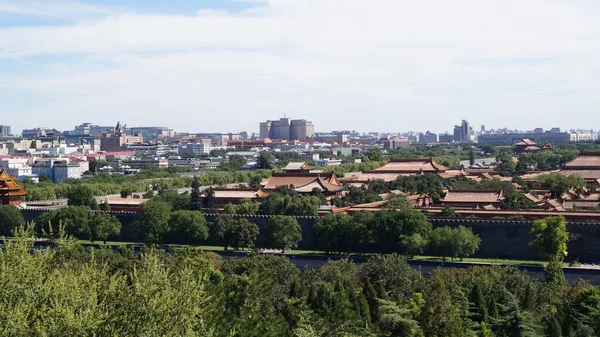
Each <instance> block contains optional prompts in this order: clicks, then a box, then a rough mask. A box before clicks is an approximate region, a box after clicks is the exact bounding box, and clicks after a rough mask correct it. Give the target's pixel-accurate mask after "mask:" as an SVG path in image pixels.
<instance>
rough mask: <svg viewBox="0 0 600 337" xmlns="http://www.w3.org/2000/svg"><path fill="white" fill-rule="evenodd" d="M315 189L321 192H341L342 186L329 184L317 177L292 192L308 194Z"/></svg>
mask: <svg viewBox="0 0 600 337" xmlns="http://www.w3.org/2000/svg"><path fill="white" fill-rule="evenodd" d="M315 188H316V189H318V190H320V191H322V192H341V191H343V190H344V186H342V185H334V184H331V183H329V182H327V181H325V180H324V179H323V178H321V177H317V179H315V180H313V181H312V182H310V183H308V184H306V185H304V186H298V187H296V188H295V189H294V190H295V191H296V192H299V193H309V192H311V191H312V190H313V189H315Z"/></svg>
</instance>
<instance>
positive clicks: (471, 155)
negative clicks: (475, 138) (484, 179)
mask: <svg viewBox="0 0 600 337" xmlns="http://www.w3.org/2000/svg"><path fill="white" fill-rule="evenodd" d="M469 165H470V166H473V165H475V151H474V150H473V148H471V151H469Z"/></svg>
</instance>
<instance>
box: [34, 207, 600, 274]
mask: <svg viewBox="0 0 600 337" xmlns="http://www.w3.org/2000/svg"><path fill="white" fill-rule="evenodd" d="M43 212H45V210H35V209H34V210H30V209H28V210H23V216H24V217H25V220H26V221H30V220H35V219H37V217H38V216H39V215H40V214H42V213H43ZM111 214H113V215H114V216H116V217H117V218H118V219H119V220H120V221H121V223H122V224H123V227H122V233H121V235H120V237H119V238H116V239H118V240H121V241H132V240H134V239H135V238H134V237H133V234H132V232H131V224H132V223H133V221H135V219H136V216H137V215H136V213H133V212H111ZM216 216H217V215H216V214H205V217H206V220H207V221H208V222H212V221H214V220H215V218H216ZM234 217H235V218H246V219H248V221H250V222H253V223H255V224H256V225H257V226H258V227H259V229H260V234H259V237H258V240H257V247H266V246H267V244H266V228H267V226H268V223H269V219H270V218H271V216H268V215H234ZM296 219H297V221H298V223H299V224H300V226H301V228H302V242H300V244H299V247H298V248H299V249H306V250H314V249H316V248H317V247H315V240H314V226H315V223H316V222H317V220H318V217H311V216H301V217H296ZM429 221H430V222H431V223H432V225H433V227H434V228H435V227H442V226H451V227H457V226H460V225H462V226H465V227H469V228H471V229H472V230H473V232H474V233H475V234H478V235H479V237H480V238H481V246H480V249H479V251H478V252H477V253H476V254H475V255H474V257H483V258H503V259H520V260H538V259H541V257H540V256H539V254H538V250H537V249H536V248H532V247H529V242H531V241H532V240H533V238H534V237H533V235H531V234H530V233H529V231H530V230H531V226H532V223H533V221H531V220H508V219H473V218H430V219H429ZM567 230H568V231H569V232H570V238H571V241H570V242H569V246H568V251H569V256H568V257H567V260H568V261H573V260H579V261H580V262H587V263H597V262H599V261H600V223H588V222H573V221H571V222H568V224H567ZM207 244H209V245H219V242H214V241H211V240H210V239H209V240H208V242H207Z"/></svg>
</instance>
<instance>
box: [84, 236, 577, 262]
mask: <svg viewBox="0 0 600 337" xmlns="http://www.w3.org/2000/svg"><path fill="white" fill-rule="evenodd" d="M80 242H81V243H83V244H97V245H104V243H103V242H100V241H95V242H91V241H88V240H80ZM106 245H109V246H125V245H143V243H141V242H121V241H107V242H106ZM173 246H175V247H193V248H198V249H202V250H206V251H223V250H224V248H223V247H222V246H206V245H200V246H188V245H173ZM286 254H292V255H324V254H325V253H324V252H321V251H317V250H290V251H286ZM369 255H372V254H351V255H350V256H365V257H368V256H369ZM412 260H417V261H418V260H423V261H441V260H442V258H440V257H438V256H415V257H413V258H412ZM446 261H447V262H470V263H482V264H502V265H535V266H544V265H546V262H545V261H533V260H505V259H482V258H465V259H464V260H463V261H460V260H458V259H455V260H454V261H452V260H450V259H446ZM568 266H569V264H568V263H563V267H568Z"/></svg>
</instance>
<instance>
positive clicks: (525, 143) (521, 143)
mask: <svg viewBox="0 0 600 337" xmlns="http://www.w3.org/2000/svg"><path fill="white" fill-rule="evenodd" d="M514 145H516V146H528V145H537V143H536V142H534V141H533V140H531V139H527V138H525V139H521V141H519V142H516V143H515V144H514Z"/></svg>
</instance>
